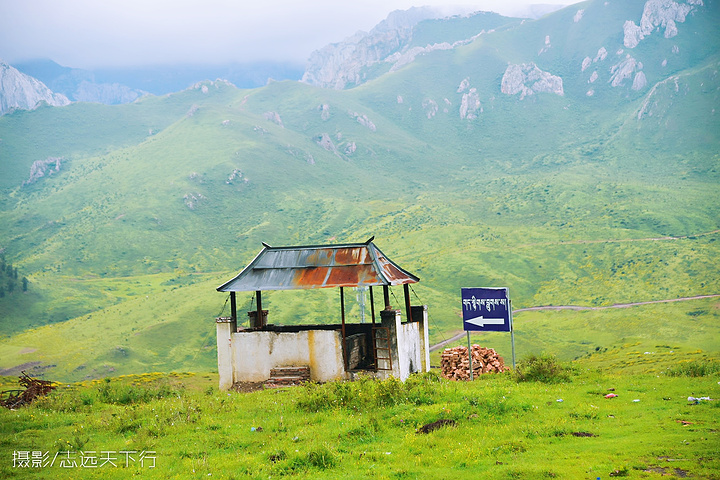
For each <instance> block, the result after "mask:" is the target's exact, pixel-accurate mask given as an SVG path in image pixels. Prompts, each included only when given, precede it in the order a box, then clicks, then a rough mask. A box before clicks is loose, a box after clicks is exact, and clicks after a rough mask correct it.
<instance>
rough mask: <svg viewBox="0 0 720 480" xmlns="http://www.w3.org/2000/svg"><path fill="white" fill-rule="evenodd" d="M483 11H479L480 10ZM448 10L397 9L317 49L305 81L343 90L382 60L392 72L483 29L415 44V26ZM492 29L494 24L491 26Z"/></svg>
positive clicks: (459, 9) (462, 9) (460, 9)
mask: <svg viewBox="0 0 720 480" xmlns="http://www.w3.org/2000/svg"><path fill="white" fill-rule="evenodd" d="M452 8H453V10H454V11H456V12H455V13H459V12H463V13H467V12H469V11H470V10H469V9H468V7H461V6H458V7H452ZM478 14H479V13H478ZM446 15H447V9H446V10H445V11H442V10H440V9H438V8H435V7H413V8H410V9H408V10H404V11H401V10H396V11H394V12H392V13H391V14H390V15H388V17H387V19H385V20H383V21H382V22H380V23H379V24H378V25H377V26H375V28H373V29H372V30H370V33H366V32H357V33H356V34H355V35H353V36H351V37H349V38H346V39H345V40H344V41H342V42H339V43H333V44H330V45H327V46H325V47H323V48H321V49H320V50H316V51H315V52H313V53H312V54H311V56H310V59H309V60H308V63H307V66H306V69H305V73H304V75H303V77H302V81H303V82H305V83H309V84H311V85H317V86H320V87H325V88H334V89H337V90H342V89H344V88H349V87H353V86H357V85H360V84H362V83H364V82H365V81H366V80H367V79H368V78H367V77H366V71H367V70H368V67H371V66H373V65H376V64H380V63H390V64H392V65H391V67H390V71H391V72H393V71H396V70H398V69H399V68H401V67H403V66H405V65H407V64H408V63H411V62H412V61H414V60H415V58H416V57H417V56H418V55H421V54H424V53H428V52H434V51H437V50H450V49H453V48H456V47H458V46H460V45H466V44H468V43H470V42H472V41H474V40H475V39H476V38H477V37H478V36H479V35H482V34H484V33H485V30H482V29H480V30H482V31H481V32H480V33H478V34H477V35H474V36H472V37H471V38H467V39H462V40H457V41H454V42H452V43H450V42H444V41H442V40H443V39H438V41H437V42H436V43H430V44H428V45H425V46H421V45H414V46H411V45H410V44H411V40H412V38H413V29H414V27H415V26H416V25H417V24H418V23H419V22H421V21H423V20H429V19H440V18H445V17H446ZM489 28H491V27H489Z"/></svg>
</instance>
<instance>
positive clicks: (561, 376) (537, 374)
mask: <svg viewBox="0 0 720 480" xmlns="http://www.w3.org/2000/svg"><path fill="white" fill-rule="evenodd" d="M570 374H571V368H570V367H567V366H564V365H562V364H561V363H560V362H559V361H558V359H557V358H556V357H555V356H554V355H548V354H542V355H529V356H527V357H525V358H524V359H523V360H521V361H520V362H519V363H518V365H517V367H516V368H515V371H514V376H515V380H516V381H518V382H542V383H563V382H569V381H570Z"/></svg>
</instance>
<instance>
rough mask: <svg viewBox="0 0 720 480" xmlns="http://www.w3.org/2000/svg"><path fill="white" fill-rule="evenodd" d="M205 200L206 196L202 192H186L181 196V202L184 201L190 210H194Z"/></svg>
mask: <svg viewBox="0 0 720 480" xmlns="http://www.w3.org/2000/svg"><path fill="white" fill-rule="evenodd" d="M205 200H207V197H206V196H205V195H203V194H202V193H198V192H195V193H186V194H185V196H183V202H184V203H185V206H186V207H187V208H189V209H190V210H195V209H196V208H197V207H199V206H200V204H201V203H202V202H204V201H205Z"/></svg>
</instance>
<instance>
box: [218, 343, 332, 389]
mask: <svg viewBox="0 0 720 480" xmlns="http://www.w3.org/2000/svg"><path fill="white" fill-rule="evenodd" d="M340 344H341V340H340V332H338V331H335V330H308V331H303V332H297V333H291V332H237V333H233V334H232V357H233V359H232V363H233V371H234V379H235V381H236V382H262V381H265V380H267V379H268V378H270V370H271V369H272V368H274V367H283V366H304V365H307V366H309V367H310V378H311V379H312V380H314V381H318V382H328V381H331V380H341V379H343V378H345V368H344V363H343V358H342V350H341V348H340Z"/></svg>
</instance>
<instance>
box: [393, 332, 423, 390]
mask: <svg viewBox="0 0 720 480" xmlns="http://www.w3.org/2000/svg"><path fill="white" fill-rule="evenodd" d="M398 355H399V364H400V379H401V380H403V381H404V380H406V379H407V378H408V376H410V374H411V373H416V372H420V371H422V356H421V352H420V322H409V323H403V324H400V329H399V331H398Z"/></svg>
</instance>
